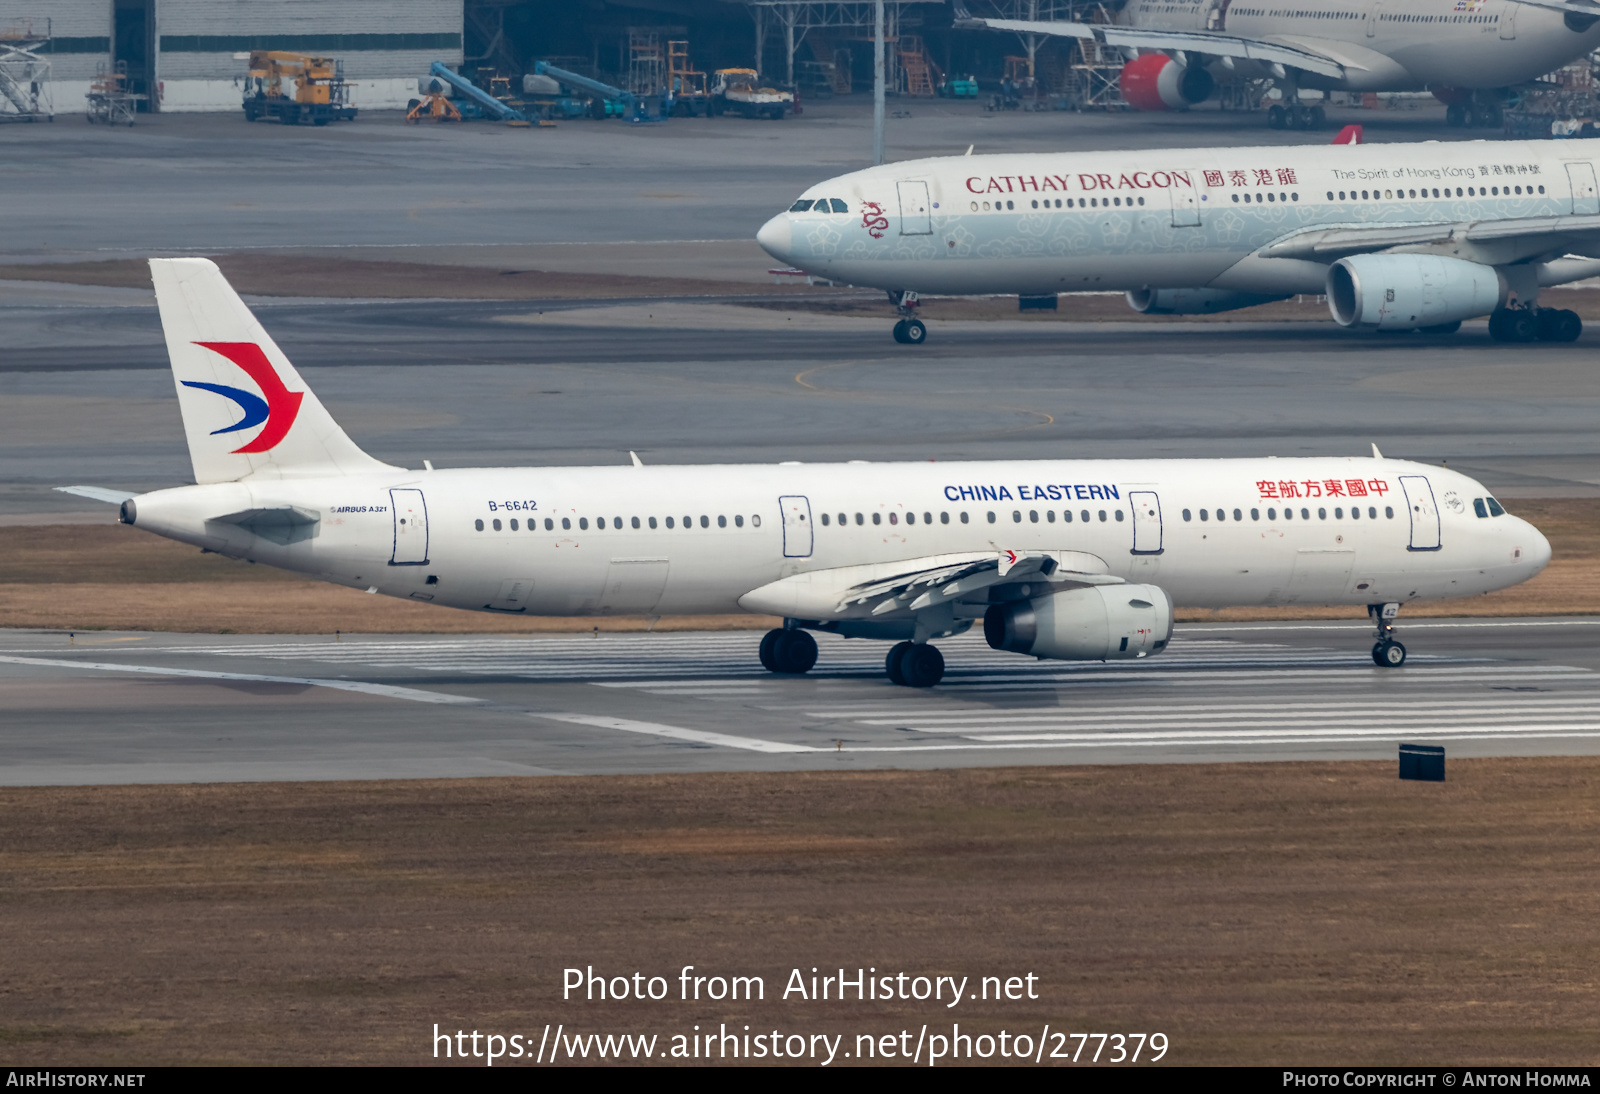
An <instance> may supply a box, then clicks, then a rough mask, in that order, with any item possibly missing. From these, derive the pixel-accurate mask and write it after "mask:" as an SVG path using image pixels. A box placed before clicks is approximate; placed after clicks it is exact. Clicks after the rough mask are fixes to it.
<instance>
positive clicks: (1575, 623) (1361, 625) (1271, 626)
mask: <svg viewBox="0 0 1600 1094" xmlns="http://www.w3.org/2000/svg"><path fill="white" fill-rule="evenodd" d="M1595 626H1600V619H1595V618H1593V617H1582V618H1574V619H1560V618H1556V619H1528V620H1523V619H1517V620H1504V621H1495V622H1488V621H1486V620H1470V619H1469V620H1462V621H1461V622H1455V623H1423V622H1420V621H1419V622H1416V623H1412V622H1409V621H1407V620H1406V619H1405V618H1404V617H1402V618H1400V619H1399V620H1397V621H1396V628H1397V629H1399V630H1407V631H1416V630H1434V631H1441V630H1479V629H1482V628H1486V627H1595ZM1371 630H1372V624H1371V623H1369V622H1367V621H1366V620H1362V621H1360V622H1350V623H1322V624H1317V623H1306V624H1298V623H1291V622H1288V621H1285V622H1282V623H1256V624H1250V625H1239V626H1233V625H1230V624H1227V623H1179V624H1178V625H1177V633H1178V634H1194V633H1196V632H1197V631H1198V632H1205V631H1371Z"/></svg>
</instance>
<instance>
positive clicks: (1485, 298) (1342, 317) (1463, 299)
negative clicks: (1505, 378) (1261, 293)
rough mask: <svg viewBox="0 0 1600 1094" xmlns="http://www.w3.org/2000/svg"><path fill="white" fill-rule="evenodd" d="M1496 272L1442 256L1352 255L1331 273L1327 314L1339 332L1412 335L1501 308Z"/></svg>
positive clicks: (1498, 278)
mask: <svg viewBox="0 0 1600 1094" xmlns="http://www.w3.org/2000/svg"><path fill="white" fill-rule="evenodd" d="M1501 296H1502V292H1501V287H1500V275H1499V274H1497V273H1496V272H1495V271H1494V268H1493V267H1492V266H1484V265H1481V264H1480V263H1477V262H1466V261H1464V260H1462V259H1459V258H1445V257H1443V256H1441V255H1414V254H1413V255H1351V256H1350V257H1349V258H1341V259H1340V260H1339V261H1337V262H1335V263H1334V264H1333V265H1332V266H1331V267H1329V269H1328V310H1329V311H1331V312H1332V313H1333V318H1334V322H1336V323H1338V324H1339V325H1340V326H1341V327H1376V328H1377V329H1379V330H1413V329H1415V328H1417V327H1434V326H1439V325H1441V324H1444V323H1454V322H1458V321H1459V320H1462V319H1471V318H1473V317H1474V316H1478V315H1487V314H1489V313H1490V312H1492V311H1494V310H1495V308H1497V307H1499V306H1500V300H1501Z"/></svg>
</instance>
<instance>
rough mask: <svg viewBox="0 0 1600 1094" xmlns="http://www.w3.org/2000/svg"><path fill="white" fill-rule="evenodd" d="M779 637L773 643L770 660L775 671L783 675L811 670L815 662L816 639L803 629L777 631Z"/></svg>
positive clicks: (796, 674)
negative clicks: (774, 666) (775, 667)
mask: <svg viewBox="0 0 1600 1094" xmlns="http://www.w3.org/2000/svg"><path fill="white" fill-rule="evenodd" d="M778 634H779V635H781V637H780V638H779V639H778V640H777V641H776V642H775V643H773V647H772V660H773V663H774V664H776V665H777V666H778V667H777V669H776V671H777V672H781V673H783V674H784V675H785V676H799V675H801V674H803V673H807V672H810V671H811V668H812V666H813V665H815V664H816V663H817V640H816V639H815V638H812V637H811V635H809V634H807V633H806V632H805V631H779V632H778Z"/></svg>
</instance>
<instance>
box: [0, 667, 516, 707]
mask: <svg viewBox="0 0 1600 1094" xmlns="http://www.w3.org/2000/svg"><path fill="white" fill-rule="evenodd" d="M0 663H4V664H8V665H36V666H42V667H45V668H60V669H94V670H96V671H98V672H131V673H138V674H141V675H144V676H184V677H190V678H193V679H197V680H241V681H245V682H247V683H256V684H302V685H308V686H310V687H315V688H332V689H333V690H335V691H354V692H357V693H359V694H361V695H376V696H378V697H380V698H383V699H405V700H407V701H408V702H412V703H443V704H446V705H453V706H477V705H479V704H481V703H482V702H484V700H482V699H475V698H472V697H471V696H467V695H450V694H447V693H445V692H442V691H423V690H421V689H420V688H402V687H396V686H394V685H393V684H372V683H368V682H366V681H364V680H320V679H317V678H315V677H309V676H261V675H258V674H256V673H250V672H208V671H207V670H205V669H172V668H161V667H159V666H156V665H114V664H108V663H105V662H100V661H58V660H53V659H48V658H43V657H6V656H0Z"/></svg>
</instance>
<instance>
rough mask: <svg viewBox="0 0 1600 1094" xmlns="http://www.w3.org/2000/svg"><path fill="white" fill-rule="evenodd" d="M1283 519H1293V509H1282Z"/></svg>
mask: <svg viewBox="0 0 1600 1094" xmlns="http://www.w3.org/2000/svg"><path fill="white" fill-rule="evenodd" d="M1283 519H1284V520H1293V519H1294V510H1293V509H1284V511H1283Z"/></svg>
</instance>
